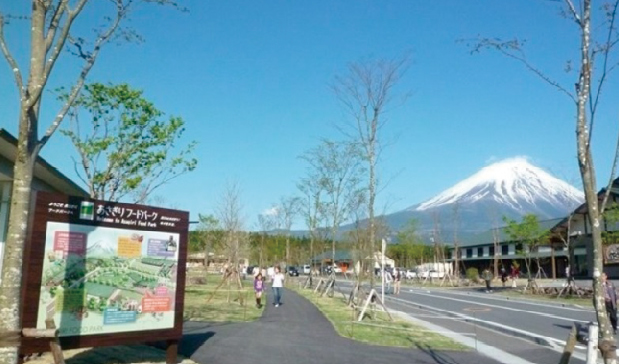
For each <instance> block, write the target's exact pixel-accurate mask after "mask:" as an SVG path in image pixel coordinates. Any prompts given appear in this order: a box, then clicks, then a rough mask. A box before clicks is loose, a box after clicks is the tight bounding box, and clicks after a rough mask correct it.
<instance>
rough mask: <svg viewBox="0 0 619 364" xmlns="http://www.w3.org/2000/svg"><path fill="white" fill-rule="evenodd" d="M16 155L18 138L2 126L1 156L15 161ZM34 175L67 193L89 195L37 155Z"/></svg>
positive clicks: (0, 130) (0, 132)
mask: <svg viewBox="0 0 619 364" xmlns="http://www.w3.org/2000/svg"><path fill="white" fill-rule="evenodd" d="M16 155H17V138H15V137H14V136H13V135H11V134H10V133H9V132H8V131H6V130H5V129H2V128H0V156H2V157H4V158H6V159H8V160H9V161H11V163H14V162H15V157H16ZM34 177H35V178H38V179H40V180H42V181H44V182H45V183H47V184H48V185H50V186H51V187H53V188H54V189H56V190H58V191H62V192H63V193H65V194H67V195H72V196H81V197H88V192H86V191H85V190H84V189H83V188H81V187H80V186H78V185H77V184H76V183H75V182H73V181H72V180H71V179H69V178H68V177H67V176H65V175H64V174H62V173H61V172H60V171H58V169H56V168H55V167H54V166H52V165H51V164H49V163H48V162H47V161H46V160H45V159H43V158H42V157H37V161H36V164H35V166H34Z"/></svg>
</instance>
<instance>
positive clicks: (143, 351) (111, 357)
mask: <svg viewBox="0 0 619 364" xmlns="http://www.w3.org/2000/svg"><path fill="white" fill-rule="evenodd" d="M62 354H63V355H64V358H65V361H66V363H67V364H136V363H144V364H146V363H157V364H160V363H161V364H163V363H165V362H166V353H165V351H164V350H160V349H157V348H154V347H152V346H146V345H132V346H107V347H98V348H82V349H72V350H63V351H62ZM178 360H179V363H180V364H195V362H194V361H193V360H191V359H186V358H183V357H181V356H180V355H179V357H178ZM53 362H54V359H53V358H52V354H51V353H44V354H43V355H41V356H38V357H34V358H32V359H30V360H28V361H27V363H28V364H49V363H53Z"/></svg>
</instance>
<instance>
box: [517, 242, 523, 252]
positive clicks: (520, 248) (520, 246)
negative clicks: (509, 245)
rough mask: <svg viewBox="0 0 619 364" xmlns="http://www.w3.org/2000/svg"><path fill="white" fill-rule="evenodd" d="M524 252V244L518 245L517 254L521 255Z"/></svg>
mask: <svg viewBox="0 0 619 364" xmlns="http://www.w3.org/2000/svg"><path fill="white" fill-rule="evenodd" d="M522 251H524V247H523V246H522V243H518V244H516V253H519V252H522Z"/></svg>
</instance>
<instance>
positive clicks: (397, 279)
mask: <svg viewBox="0 0 619 364" xmlns="http://www.w3.org/2000/svg"><path fill="white" fill-rule="evenodd" d="M401 281H402V271H400V270H399V269H396V270H395V277H394V278H393V294H396V295H399V294H400V283H401Z"/></svg>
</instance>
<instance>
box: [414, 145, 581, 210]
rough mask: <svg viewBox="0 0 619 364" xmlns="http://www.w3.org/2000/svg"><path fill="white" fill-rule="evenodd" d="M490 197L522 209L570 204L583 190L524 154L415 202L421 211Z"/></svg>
mask: <svg viewBox="0 0 619 364" xmlns="http://www.w3.org/2000/svg"><path fill="white" fill-rule="evenodd" d="M481 200H484V201H489V200H494V201H495V202H497V203H500V204H504V205H506V206H509V207H511V208H513V209H514V210H516V211H521V212H523V213H526V212H527V211H529V210H530V208H531V206H539V205H546V204H551V205H558V206H566V205H567V206H573V207H575V206H576V205H577V204H579V203H581V202H582V201H583V200H584V195H583V192H582V191H580V190H578V189H576V188H574V187H573V186H571V185H570V184H568V183H566V182H564V181H562V180H560V179H558V178H555V177H553V176H552V175H550V174H549V173H547V172H545V171H544V170H542V169H541V168H539V167H536V166H534V165H532V164H530V163H529V162H528V161H527V160H526V158H524V157H515V158H509V159H505V160H503V161H500V162H497V163H494V164H492V165H489V166H487V167H484V168H482V169H481V170H480V171H479V172H477V173H475V174H474V175H473V176H471V177H469V178H467V179H465V180H463V181H461V182H459V183H458V184H456V185H454V186H453V187H451V188H449V189H447V190H445V191H443V192H441V193H440V194H438V195H437V196H435V197H433V198H431V199H429V200H428V201H426V202H424V203H422V204H420V205H418V206H416V207H415V208H414V210H416V211H424V210H428V209H432V208H436V207H439V206H443V205H448V204H453V203H455V202H458V203H459V204H469V203H474V202H477V201H481Z"/></svg>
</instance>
